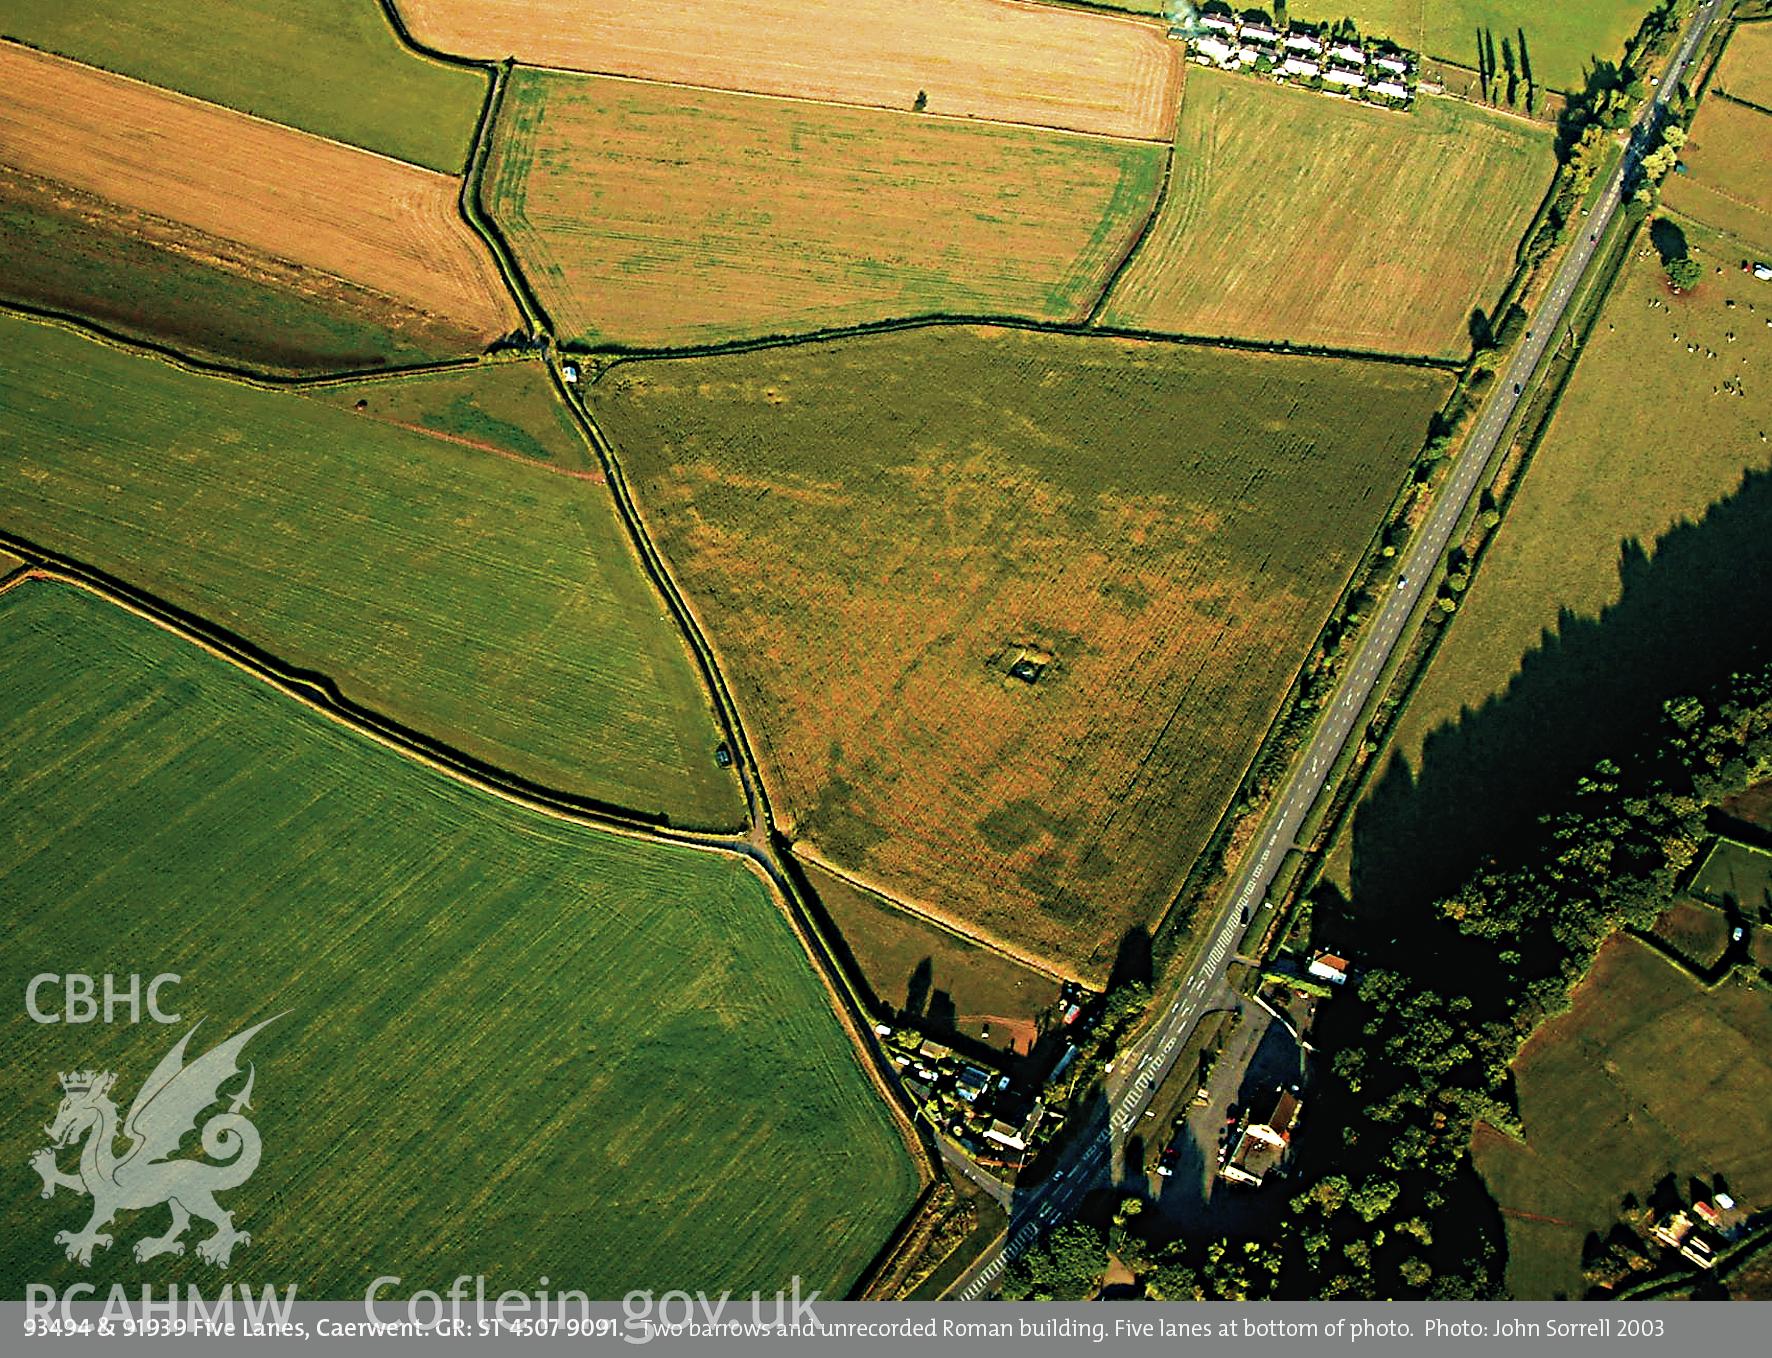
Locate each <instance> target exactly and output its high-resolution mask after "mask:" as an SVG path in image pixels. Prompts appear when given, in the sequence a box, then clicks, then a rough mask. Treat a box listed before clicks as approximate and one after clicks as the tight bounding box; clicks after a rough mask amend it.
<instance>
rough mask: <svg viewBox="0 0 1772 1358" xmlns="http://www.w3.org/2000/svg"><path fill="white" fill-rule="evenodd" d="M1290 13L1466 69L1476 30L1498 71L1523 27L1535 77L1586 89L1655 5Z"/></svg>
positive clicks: (1354, 0) (1455, 1)
mask: <svg viewBox="0 0 1772 1358" xmlns="http://www.w3.org/2000/svg"><path fill="white" fill-rule="evenodd" d="M1288 8H1289V12H1290V13H1291V15H1292V17H1293V19H1295V20H1299V21H1303V22H1312V23H1325V22H1333V21H1335V20H1336V19H1340V18H1343V17H1346V18H1350V19H1352V20H1353V21H1354V22H1355V23H1356V24H1358V25H1359V27H1360V31H1361V32H1362V33H1364V34H1366V35H1367V36H1369V37H1374V38H1389V39H1391V41H1393V42H1396V43H1398V44H1400V45H1402V46H1404V47H1407V48H1410V49H1411V50H1413V51H1417V52H1426V54H1427V55H1428V56H1434V57H1443V58H1445V59H1446V60H1447V61H1456V62H1458V63H1459V64H1461V65H1464V66H1475V65H1476V64H1477V30H1478V29H1479V28H1483V29H1488V30H1490V31H1491V32H1492V34H1493V36H1494V39H1495V51H1496V58H1497V64H1498V65H1499V64H1500V54H1501V40H1502V39H1503V38H1506V39H1507V40H1508V42H1509V43H1510V44H1512V45H1513V47H1514V51H1515V53H1516V59H1517V54H1518V52H1519V34H1520V32H1521V30H1522V29H1523V30H1524V32H1525V34H1526V57H1527V62H1528V64H1529V65H1530V67H1531V70H1532V75H1533V77H1534V79H1536V80H1537V81H1538V82H1539V83H1540V84H1541V85H1544V86H1546V87H1547V88H1550V89H1557V90H1566V89H1579V88H1580V87H1581V83H1582V80H1583V77H1584V75H1585V72H1586V70H1587V68H1588V66H1589V65H1590V64H1591V63H1592V62H1593V61H1594V59H1596V58H1597V59H1599V60H1602V61H1617V60H1618V59H1619V58H1620V57H1622V56H1623V55H1624V44H1625V42H1626V41H1627V40H1628V39H1629V38H1630V37H1631V35H1632V34H1634V33H1635V32H1636V31H1637V25H1638V24H1640V23H1642V21H1643V17H1644V16H1645V15H1646V14H1648V13H1649V11H1650V10H1651V9H1652V8H1654V6H1653V4H1651V2H1650V0H1567V3H1561V4H1546V3H1544V0H1293V3H1292V4H1291V5H1290V6H1289V7H1288Z"/></svg>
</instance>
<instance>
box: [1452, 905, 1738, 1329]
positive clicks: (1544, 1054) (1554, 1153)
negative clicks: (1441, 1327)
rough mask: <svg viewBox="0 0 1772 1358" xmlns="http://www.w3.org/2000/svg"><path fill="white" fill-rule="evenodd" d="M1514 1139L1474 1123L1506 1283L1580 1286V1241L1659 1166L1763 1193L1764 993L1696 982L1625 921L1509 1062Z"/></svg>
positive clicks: (1528, 1289) (1649, 1184) (1565, 1289)
mask: <svg viewBox="0 0 1772 1358" xmlns="http://www.w3.org/2000/svg"><path fill="white" fill-rule="evenodd" d="M1514 1072H1515V1077H1516V1079H1517V1081H1518V1090H1519V1103H1520V1114H1521V1118H1522V1120H1523V1123H1524V1126H1525V1131H1526V1138H1525V1141H1524V1142H1523V1143H1521V1142H1515V1141H1512V1140H1510V1139H1508V1138H1506V1137H1503V1136H1501V1135H1499V1134H1497V1133H1494V1132H1489V1131H1483V1132H1480V1133H1479V1135H1478V1137H1477V1141H1476V1148H1475V1149H1476V1160H1477V1168H1478V1169H1479V1171H1481V1173H1482V1175H1483V1177H1484V1179H1485V1180H1486V1181H1487V1182H1488V1185H1489V1190H1490V1192H1491V1193H1493V1194H1494V1196H1495V1199H1496V1201H1497V1202H1498V1203H1500V1204H1501V1209H1502V1214H1503V1217H1504V1218H1505V1220H1506V1222H1507V1241H1508V1264H1507V1282H1508V1287H1509V1289H1510V1290H1511V1291H1512V1292H1513V1293H1514V1295H1515V1296H1518V1297H1523V1298H1549V1297H1554V1296H1558V1295H1564V1296H1570V1297H1579V1296H1580V1295H1581V1294H1582V1292H1583V1290H1584V1287H1585V1285H1584V1283H1583V1281H1582V1277H1581V1262H1582V1261H1581V1251H1582V1243H1583V1241H1584V1240H1585V1239H1586V1237H1587V1233H1588V1232H1589V1231H1599V1232H1600V1233H1601V1234H1602V1235H1603V1234H1605V1232H1606V1231H1607V1230H1608V1229H1609V1227H1610V1226H1611V1224H1612V1223H1613V1222H1614V1221H1616V1220H1617V1219H1618V1218H1619V1215H1620V1204H1621V1203H1622V1201H1623V1199H1624V1196H1625V1194H1627V1193H1631V1194H1635V1195H1636V1197H1637V1198H1638V1199H1639V1200H1642V1199H1645V1198H1647V1196H1648V1194H1649V1191H1650V1190H1651V1189H1652V1188H1653V1187H1654V1186H1655V1184H1656V1183H1657V1182H1658V1181H1660V1180H1661V1178H1662V1177H1663V1176H1664V1175H1668V1174H1672V1175H1675V1176H1677V1186H1678V1187H1679V1188H1680V1189H1681V1190H1682V1191H1683V1190H1684V1189H1685V1187H1686V1181H1687V1179H1688V1178H1689V1177H1692V1176H1697V1177H1699V1178H1702V1179H1705V1180H1707V1181H1708V1180H1709V1178H1710V1176H1712V1175H1713V1174H1721V1175H1723V1176H1724V1177H1725V1178H1726V1179H1727V1180H1728V1182H1729V1185H1730V1191H1731V1192H1732V1193H1733V1194H1734V1195H1735V1197H1736V1198H1737V1199H1738V1200H1739V1201H1741V1202H1743V1203H1746V1204H1752V1205H1756V1206H1763V1205H1764V1204H1765V1203H1766V1202H1767V1200H1768V1197H1769V1196H1772V1146H1769V1145H1768V1143H1767V1140H1766V1135H1765V1125H1764V1121H1763V1119H1761V1118H1759V1117H1756V1116H1753V1115H1752V1114H1751V1110H1753V1109H1756V1108H1760V1109H1763V1108H1765V1107H1766V1106H1767V1104H1768V1101H1772V1006H1768V1005H1767V1003H1766V999H1765V994H1764V992H1763V991H1756V990H1751V989H1748V988H1745V987H1742V986H1738V985H1732V984H1725V985H1723V986H1720V987H1719V988H1717V989H1716V990H1711V991H1707V990H1705V989H1703V988H1702V987H1701V986H1699V985H1698V984H1697V983H1696V982H1694V981H1693V980H1692V979H1691V977H1690V976H1688V975H1687V974H1686V973H1685V972H1683V971H1681V970H1680V969H1679V968H1678V967H1676V966H1674V965H1673V964H1672V963H1671V962H1668V961H1667V960H1665V959H1664V958H1662V957H1661V956H1660V955H1659V954H1658V953H1656V952H1655V951H1654V950H1653V949H1651V948H1649V947H1647V946H1645V945H1644V944H1642V943H1639V942H1637V941H1636V940H1635V939H1633V938H1630V937H1628V936H1625V935H1619V936H1617V937H1615V938H1614V939H1613V940H1612V941H1611V942H1610V943H1608V944H1607V945H1606V946H1605V948H1603V949H1602V950H1601V952H1600V955H1599V957H1598V959H1597V960H1596V962H1595V964H1594V969H1593V971H1592V972H1591V973H1590V974H1589V976H1588V978H1587V979H1586V980H1585V981H1584V982H1582V984H1581V985H1580V986H1579V987H1578V988H1577V990H1576V992H1575V995H1574V1003H1573V1008H1572V1009H1571V1010H1570V1012H1569V1013H1568V1014H1566V1015H1564V1016H1563V1017H1561V1018H1558V1019H1556V1020H1554V1021H1553V1022H1551V1023H1549V1024H1546V1025H1545V1026H1544V1027H1543V1028H1540V1029H1539V1030H1538V1032H1537V1033H1535V1034H1534V1035H1533V1037H1532V1039H1531V1041H1530V1042H1528V1043H1527V1045H1526V1048H1525V1050H1524V1051H1523V1052H1522V1053H1521V1056H1520V1059H1519V1060H1518V1061H1517V1062H1516V1063H1515V1065H1514Z"/></svg>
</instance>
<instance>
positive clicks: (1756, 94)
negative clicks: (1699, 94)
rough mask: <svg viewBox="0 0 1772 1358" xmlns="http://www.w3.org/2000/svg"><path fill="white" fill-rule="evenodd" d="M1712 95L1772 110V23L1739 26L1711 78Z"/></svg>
mask: <svg viewBox="0 0 1772 1358" xmlns="http://www.w3.org/2000/svg"><path fill="white" fill-rule="evenodd" d="M1711 93H1713V94H1715V93H1722V94H1727V95H1728V96H1729V97H1730V98H1732V99H1739V100H1741V101H1742V102H1743V103H1748V104H1756V105H1758V106H1759V107H1760V108H1763V109H1767V110H1772V23H1753V24H1738V25H1737V26H1736V28H1735V32H1734V33H1733V34H1732V35H1731V36H1730V38H1729V48H1728V50H1727V51H1726V52H1724V53H1723V59H1722V60H1721V61H1720V62H1718V63H1717V70H1716V74H1715V75H1713V76H1712V77H1711Z"/></svg>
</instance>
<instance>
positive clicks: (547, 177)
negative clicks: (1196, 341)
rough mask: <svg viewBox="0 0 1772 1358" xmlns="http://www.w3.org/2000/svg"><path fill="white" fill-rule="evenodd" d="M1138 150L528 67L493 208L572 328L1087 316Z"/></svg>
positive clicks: (667, 334)
mask: <svg viewBox="0 0 1772 1358" xmlns="http://www.w3.org/2000/svg"><path fill="white" fill-rule="evenodd" d="M1163 160H1164V152H1163V148H1162V147H1160V146H1153V145H1149V144H1146V143H1134V142H1117V141H1109V140H1105V139H1103V138H1099V137H1085V136H1077V135H1073V134H1069V133H1062V132H1050V131H1041V130H1035V129H1031V128H1010V127H998V126H983V125H969V124H967V123H965V122H961V121H955V120H951V119H938V118H932V117H931V118H925V117H922V116H919V115H917V114H913V113H909V112H890V111H886V110H881V109H855V108H842V107H836V106H832V105H819V104H810V103H806V102H801V101H792V100H783V99H763V98H756V97H752V96H746V95H736V94H723V93H717V92H713V91H707V90H685V89H681V88H676V87H671V86H663V85H652V84H646V83H641V82H635V81H625V80H611V79H600V78H596V77H589V76H570V75H561V74H558V73H550V72H539V71H526V70H518V71H517V72H515V74H514V75H513V76H512V79H511V83H510V88H509V92H508V94H507V96H506V99H505V103H504V107H503V109H502V110H501V112H500V117H499V135H498V140H497V143H496V148H495V151H494V154H493V157H492V160H491V162H490V163H489V165H488V167H487V174H486V190H485V191H486V199H487V204H488V208H489V210H490V211H491V213H492V215H493V216H494V217H495V218H496V219H497V220H498V221H499V222H500V224H501V225H502V226H504V228H505V229H506V230H507V231H508V232H509V234H510V237H511V240H512V244H513V247H514V248H515V250H516V252H517V254H518V256H519V258H520V259H521V260H522V262H523V265H524V267H525V269H526V271H527V272H528V273H529V275H530V277H531V279H532V281H533V282H534V284H535V287H536V288H537V290H538V292H539V294H540V297H541V300H542V303H543V305H544V306H546V308H547V309H548V311H549V313H550V314H551V315H552V316H553V317H554V319H555V321H556V323H557V324H558V326H559V329H560V331H561V334H562V337H563V338H572V339H577V340H581V341H586V342H591V343H599V344H616V345H630V346H641V345H667V344H685V343H703V342H710V341H718V340H728V339H737V338H744V337H748V336H755V335H767V334H778V333H788V332H793V331H805V330H813V329H818V328H820V327H826V326H836V325H853V324H857V323H860V322H865V321H876V320H884V319H889V318H892V317H896V316H918V315H937V314H963V315H975V316H976V315H985V316H1001V315H1013V316H1027V317H1031V318H1035V319H1040V320H1073V321H1074V320H1082V319H1083V318H1084V317H1086V316H1087V315H1088V313H1089V309H1090V307H1091V306H1092V305H1093V303H1094V301H1095V298H1096V296H1097V294H1098V293H1099V291H1100V289H1101V287H1102V285H1103V284H1105V283H1106V281H1107V278H1108V275H1109V273H1110V272H1111V270H1112V269H1113V267H1114V265H1115V264H1116V263H1117V262H1118V261H1119V259H1120V258H1121V256H1122V255H1123V254H1124V253H1125V251H1126V249H1127V248H1128V247H1129V246H1130V244H1131V242H1132V240H1133V238H1134V237H1135V235H1136V233H1137V231H1138V229H1139V227H1140V226H1141V225H1142V224H1143V222H1144V219H1145V217H1146V215H1147V214H1148V213H1149V211H1150V209H1151V206H1152V204H1153V203H1154V202H1155V200H1156V195H1157V185H1158V182H1159V180H1160V178H1161V175H1162V170H1163Z"/></svg>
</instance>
